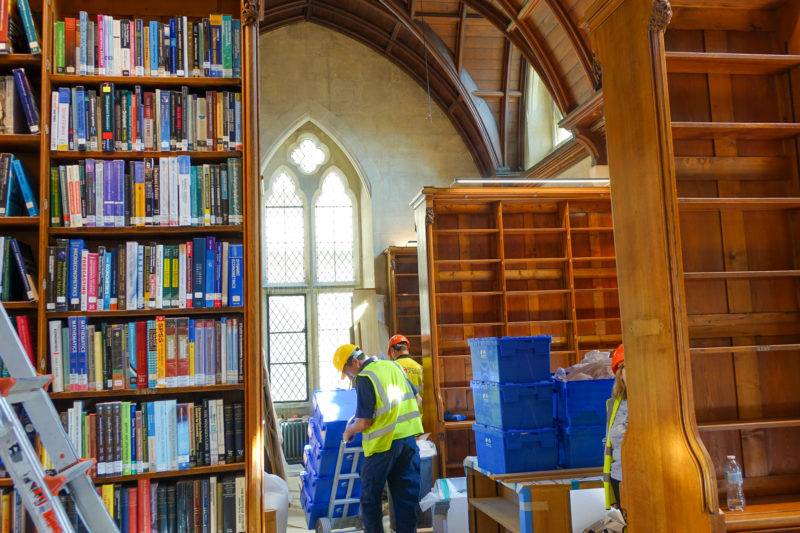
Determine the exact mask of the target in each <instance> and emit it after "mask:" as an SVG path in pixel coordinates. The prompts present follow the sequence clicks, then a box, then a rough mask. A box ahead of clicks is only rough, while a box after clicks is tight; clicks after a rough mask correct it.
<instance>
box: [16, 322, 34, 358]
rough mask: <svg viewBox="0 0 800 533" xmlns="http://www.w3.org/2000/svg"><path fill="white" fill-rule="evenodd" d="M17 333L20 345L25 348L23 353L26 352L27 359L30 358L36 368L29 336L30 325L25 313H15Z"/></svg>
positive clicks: (31, 341)
mask: <svg viewBox="0 0 800 533" xmlns="http://www.w3.org/2000/svg"><path fill="white" fill-rule="evenodd" d="M16 318H17V335H18V336H19V341H20V342H21V343H22V347H23V348H25V353H27V354H28V359H30V360H31V364H32V365H33V368H34V370H36V356H35V355H34V352H33V340H32V337H31V326H30V321H29V320H28V317H27V315H17V317H16Z"/></svg>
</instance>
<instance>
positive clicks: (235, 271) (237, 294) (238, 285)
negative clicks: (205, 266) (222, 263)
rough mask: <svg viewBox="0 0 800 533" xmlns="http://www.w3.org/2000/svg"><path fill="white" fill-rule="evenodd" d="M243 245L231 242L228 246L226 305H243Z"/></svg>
mask: <svg viewBox="0 0 800 533" xmlns="http://www.w3.org/2000/svg"><path fill="white" fill-rule="evenodd" d="M243 271H244V246H243V245H241V244H231V245H229V246H228V305H229V306H230V307H242V306H243V305H244V279H243V277H242V276H243Z"/></svg>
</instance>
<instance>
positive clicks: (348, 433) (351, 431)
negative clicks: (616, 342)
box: [342, 418, 372, 442]
mask: <svg viewBox="0 0 800 533" xmlns="http://www.w3.org/2000/svg"><path fill="white" fill-rule="evenodd" d="M370 424H372V419H370V418H356V421H355V422H353V424H352V425H351V426H349V427H348V428H347V429H345V430H344V435H342V438H343V439H344V441H345V442H350V441H351V440H353V437H354V436H355V434H356V433H361V432H362V431H364V430H365V429H367V428H368V427H369V426H370Z"/></svg>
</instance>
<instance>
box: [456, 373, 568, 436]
mask: <svg viewBox="0 0 800 533" xmlns="http://www.w3.org/2000/svg"><path fill="white" fill-rule="evenodd" d="M470 385H471V386H472V398H473V400H474V405H475V421H476V422H478V423H479V424H483V425H485V426H492V427H496V428H500V429H531V428H540V427H553V382H552V381H549V380H548V381H540V382H538V383H494V382H492V381H472V382H470Z"/></svg>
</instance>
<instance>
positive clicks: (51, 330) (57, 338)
mask: <svg viewBox="0 0 800 533" xmlns="http://www.w3.org/2000/svg"><path fill="white" fill-rule="evenodd" d="M47 332H48V337H49V338H50V371H51V372H52V373H53V392H64V358H63V357H64V355H63V352H62V349H63V348H62V345H61V321H60V320H51V321H50V322H48V323H47Z"/></svg>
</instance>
